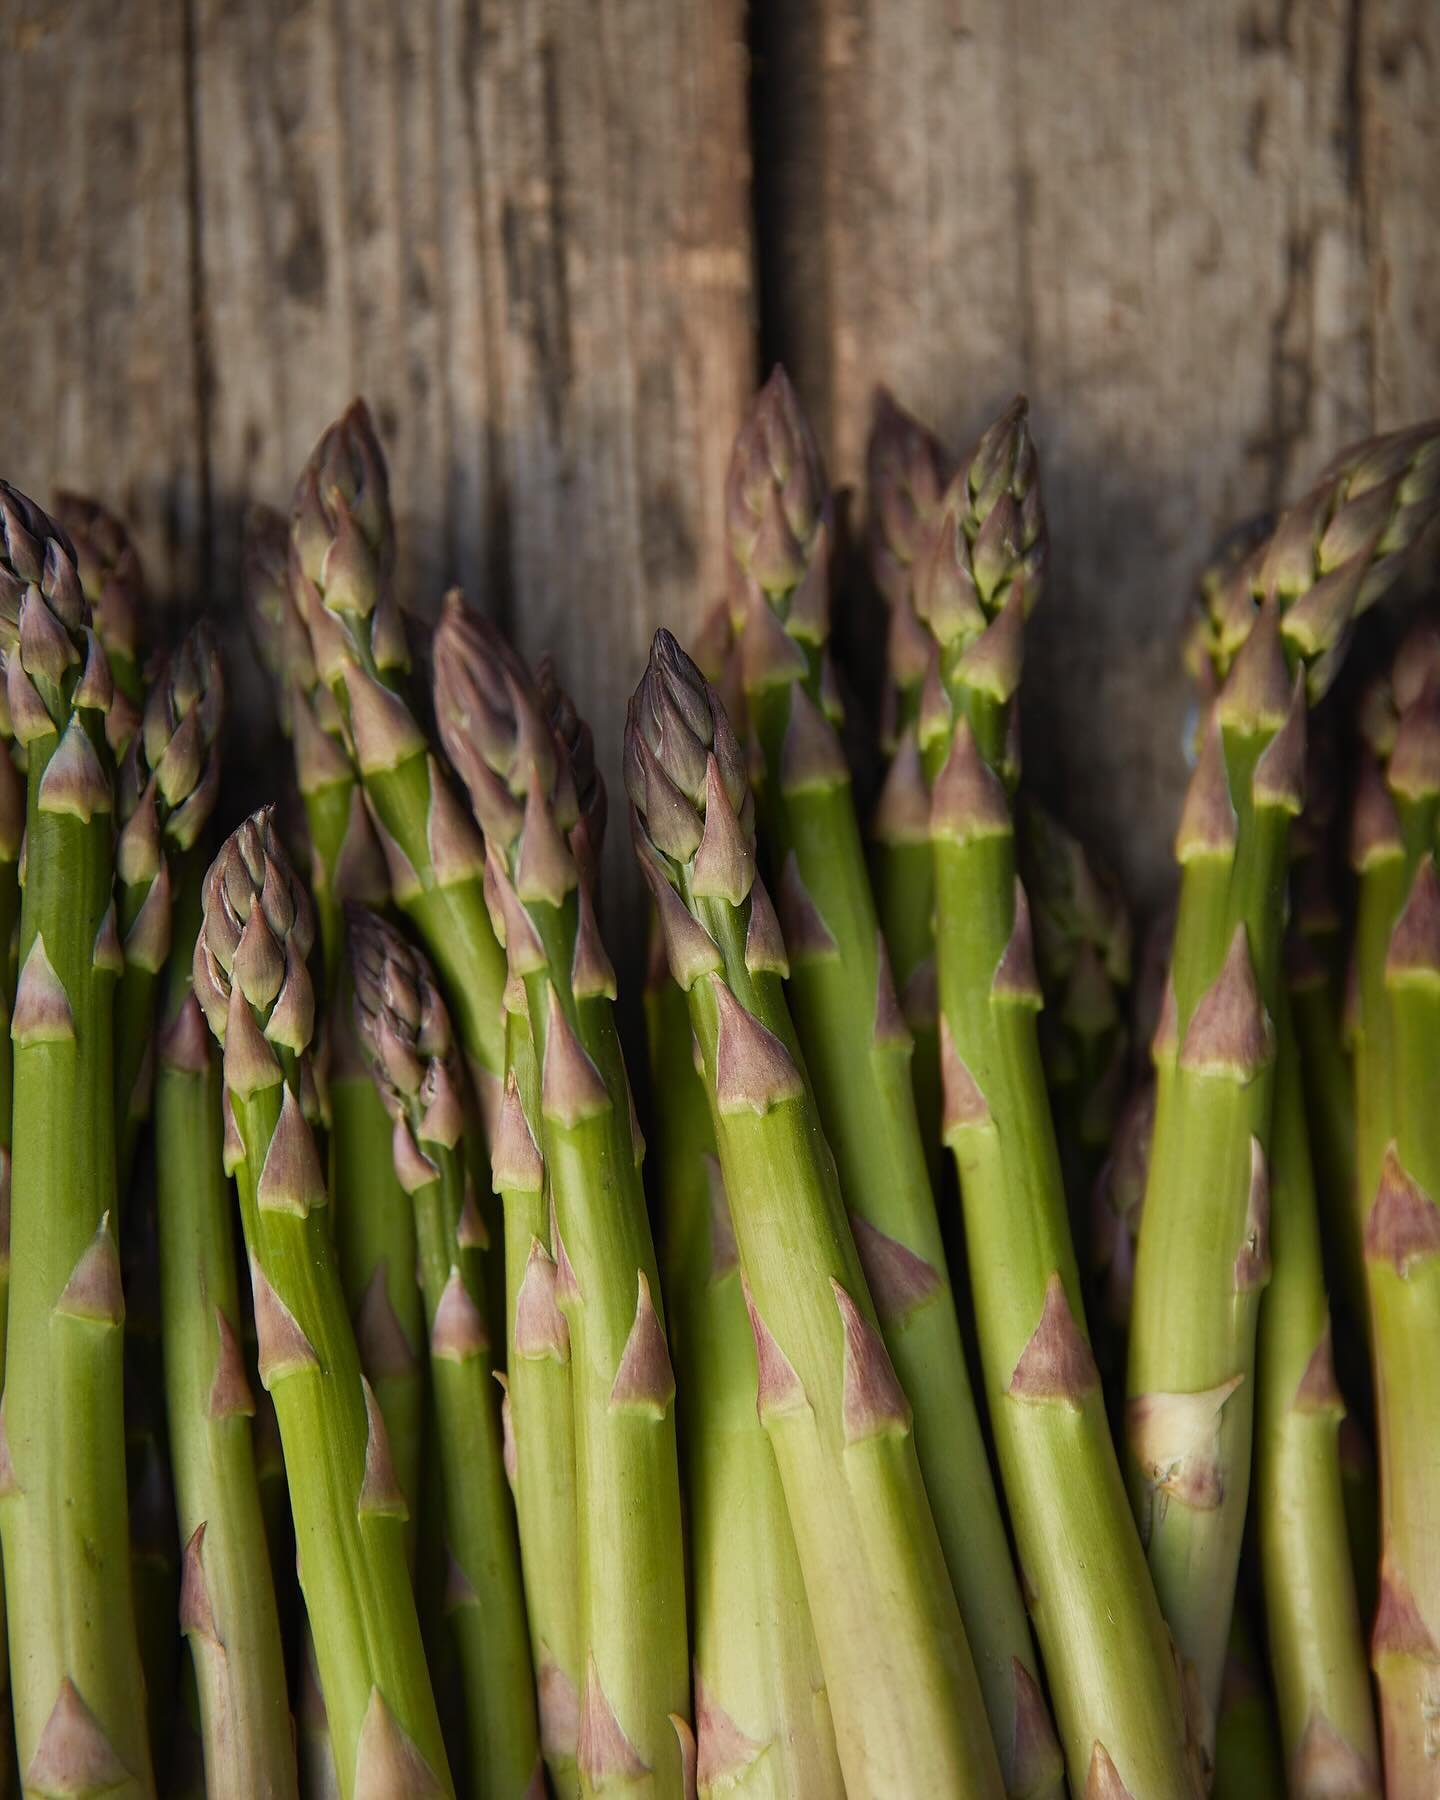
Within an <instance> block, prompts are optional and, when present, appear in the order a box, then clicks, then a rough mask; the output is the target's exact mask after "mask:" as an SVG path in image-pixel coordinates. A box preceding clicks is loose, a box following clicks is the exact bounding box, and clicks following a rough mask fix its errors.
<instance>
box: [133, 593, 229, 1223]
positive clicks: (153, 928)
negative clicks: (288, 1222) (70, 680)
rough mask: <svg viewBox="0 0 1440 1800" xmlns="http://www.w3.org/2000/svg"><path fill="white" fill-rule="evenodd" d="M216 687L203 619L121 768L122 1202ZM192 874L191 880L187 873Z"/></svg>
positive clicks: (202, 785) (158, 687)
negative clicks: (176, 895)
mask: <svg viewBox="0 0 1440 1800" xmlns="http://www.w3.org/2000/svg"><path fill="white" fill-rule="evenodd" d="M224 711H225V685H224V678H223V673H222V669H221V664H220V652H219V648H218V646H217V645H216V642H215V637H214V633H213V632H212V631H211V629H210V627H209V625H208V624H206V623H205V621H204V620H203V619H202V620H201V621H200V623H199V624H197V625H195V626H194V627H192V629H191V630H190V632H189V634H188V635H187V636H186V638H185V640H184V642H183V643H182V644H181V645H180V647H179V649H177V650H176V651H175V653H174V654H173V655H172V656H171V657H169V658H168V659H167V660H166V662H165V663H164V664H163V666H162V667H161V668H160V670H159V671H158V673H157V674H156V675H155V678H154V680H153V681H152V682H151V684H150V689H149V692H148V693H147V694H146V696H145V704H144V711H143V715H142V720H141V724H140V727H139V729H138V730H137V731H136V732H135V734H134V736H133V737H132V738H131V740H130V747H129V749H128V750H127V751H126V753H125V758H124V760H123V762H122V763H121V765H120V769H119V775H118V780H117V783H116V798H117V801H118V811H119V816H120V835H119V838H118V840H117V843H116V846H115V873H116V887H117V910H118V913H119V928H120V943H121V948H122V950H123V952H124V956H125V967H124V969H123V970H122V971H121V975H120V985H119V987H118V988H117V990H116V994H115V1119H116V1135H117V1138H118V1158H117V1167H118V1171H119V1176H118V1179H119V1184H120V1187H121V1190H122V1192H123V1191H124V1189H125V1188H126V1187H127V1186H128V1183H129V1178H130V1172H131V1170H132V1168H133V1166H134V1161H135V1149H136V1145H137V1144H138V1142H139V1137H140V1127H141V1125H142V1124H143V1122H144V1121H145V1119H146V1118H148V1117H149V1113H150V1097H151V1089H152V1085H153V1081H154V1042H153V1027H154V1015H155V995H156V986H157V983H158V982H159V980H160V974H161V971H162V970H163V969H164V967H165V963H166V959H167V958H168V956H169V954H170V943H171V910H172V905H173V897H174V893H175V889H176V886H177V884H178V883H179V882H181V881H183V880H184V879H186V878H187V871H186V868H185V865H186V864H187V863H189V862H193V859H194V856H195V847H196V845H197V844H198V843H199V841H200V836H201V833H202V832H203V831H204V829H205V827H206V825H207V824H208V823H209V821H210V815H211V813H212V811H213V810H214V807H215V801H216V798H217V796H218V794H219V790H220V746H219V741H218V740H219V734H220V723H221V720H222V718H223V716H224ZM196 873H197V874H198V871H197V872H196Z"/></svg>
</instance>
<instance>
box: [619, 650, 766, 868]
mask: <svg viewBox="0 0 1440 1800" xmlns="http://www.w3.org/2000/svg"><path fill="white" fill-rule="evenodd" d="M712 763H713V773H712ZM625 788H626V792H627V793H628V794H629V796H630V802H631V806H632V808H633V809H634V815H635V818H636V821H637V823H638V824H639V825H640V826H641V828H642V829H643V833H644V837H645V839H646V840H647V841H648V842H649V843H650V844H651V845H652V846H653V847H654V848H655V849H656V850H658V851H659V852H660V853H661V855H662V856H665V857H669V858H670V859H671V860H672V861H675V862H689V861H690V860H691V858H692V857H693V856H694V855H695V853H696V852H697V851H698V850H699V848H700V846H701V843H702V842H703V840H704V837H705V812H706V806H707V793H708V795H712V796H713V795H714V794H716V793H719V794H722V795H723V796H724V799H725V802H726V804H727V805H728V806H729V807H730V809H731V811H732V812H733V813H734V815H735V820H736V823H737V825H738V828H739V832H740V836H741V838H742V839H743V841H745V842H746V843H752V842H753V837H754V800H753V797H752V795H751V793H750V786H749V782H748V780H747V778H746V773H745V758H744V754H743V752H742V751H741V749H740V746H739V744H738V742H737V741H736V738H735V733H734V732H733V731H732V729H731V727H730V721H729V719H728V718H727V717H726V715H725V709H724V707H723V706H722V705H721V704H720V698H719V696H718V695H717V694H716V692H715V690H714V689H713V688H712V687H711V686H710V684H709V682H707V681H706V679H705V677H704V676H703V675H702V674H701V673H700V671H699V669H697V668H696V667H695V664H694V663H693V662H691V660H690V658H689V657H688V656H687V655H686V654H685V652H684V651H683V650H682V649H681V648H680V645H679V644H678V642H677V641H676V640H675V638H674V637H673V636H672V635H671V634H670V633H669V632H668V631H663V630H662V631H657V632H656V634H655V638H654V641H653V643H652V644H651V647H650V661H649V665H648V666H647V668H646V671H645V674H644V675H643V676H642V677H641V680H640V685H639V687H637V688H636V690H635V693H634V695H633V696H632V697H631V701H630V710H629V716H628V719H627V722H626V728H625Z"/></svg>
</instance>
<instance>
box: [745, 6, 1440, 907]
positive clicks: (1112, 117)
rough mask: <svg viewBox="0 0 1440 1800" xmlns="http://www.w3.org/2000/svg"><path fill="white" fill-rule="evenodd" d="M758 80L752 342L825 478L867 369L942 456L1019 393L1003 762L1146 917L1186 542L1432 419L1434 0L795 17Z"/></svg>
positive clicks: (780, 24) (849, 467)
mask: <svg viewBox="0 0 1440 1800" xmlns="http://www.w3.org/2000/svg"><path fill="white" fill-rule="evenodd" d="M757 63H758V67H759V71H760V78H761V82H762V101H761V107H760V113H759V116H760V119H761V126H760V129H761V132H762V134H763V135H762V136H761V138H760V140H759V144H758V149H759V152H760V154H761V156H762V157H763V158H764V159H765V160H766V161H767V162H768V164H769V166H770V168H771V169H772V171H773V173H774V180H773V183H772V186H771V188H770V189H769V192H768V203H767V205H766V206H765V207H764V208H763V209H762V212H761V227H762V234H761V252H762V257H763V258H767V259H768V260H767V261H766V262H765V264H764V267H765V284H766V285H765V292H766V295H767V298H768V300H769V302H770V307H769V313H768V317H769V320H770V323H771V342H770V345H769V346H768V347H769V348H770V350H771V352H772V353H773V354H776V355H779V356H782V357H783V358H784V359H785V360H786V361H787V363H789V364H790V365H791V367H792V372H793V373H794V374H795V375H796V376H797V378H798V381H799V384H800V387H801V390H802V393H803V394H804V395H805V397H806V398H807V400H808V401H809V402H810V404H811V405H812V406H813V407H814V409H815V411H816V412H817V414H818V415H819V416H820V418H821V420H822V421H823V428H824V438H825V442H826V446H827V449H828V453H829V455H830V457H831V461H832V472H833V474H834V475H835V477H836V478H837V479H838V480H840V481H842V482H854V481H856V480H857V479H858V478H859V476H860V473H861V468H862V458H863V449H864V440H865V433H866V428H867V424H868V416H869V409H870V399H871V391H872V387H873V384H874V383H875V382H876V381H877V380H883V381H885V382H887V383H889V384H890V385H891V386H892V387H893V388H894V390H895V392H896V393H897V395H898V397H899V398H900V399H901V401H902V402H904V403H905V404H908V405H909V406H911V407H912V408H914V409H915V410H917V411H918V412H920V413H921V414H922V415H923V416H925V417H927V418H928V419H929V420H930V421H931V422H932V423H933V424H934V425H935V426H936V427H937V428H938V429H940V430H941V431H942V432H943V433H944V434H945V435H946V437H947V438H948V439H949V440H950V441H951V442H952V443H954V444H955V445H956V447H957V448H958V447H959V446H960V445H961V444H963V443H964V442H966V441H968V440H969V439H971V438H972V437H973V436H974V435H975V434H976V432H977V431H978V430H979V428H980V427H981V425H982V424H983V423H984V422H985V420H986V418H987V417H988V416H989V415H990V414H992V413H993V412H994V411H995V410H997V409H998V407H999V406H1000V405H1001V404H1003V402H1004V401H1005V400H1006V399H1007V398H1008V397H1009V395H1010V394H1011V393H1013V392H1014V391H1015V390H1017V389H1022V390H1024V391H1026V392H1027V393H1028V394H1029V395H1030V398H1031V403H1032V409H1033V417H1034V423H1035V430H1036V435H1037V438H1038V441H1039V445H1040V450H1041V456H1042V468H1043V472H1044V479H1045V483H1046V491H1047V495H1048V502H1049V513H1050V521H1051V528H1052V533H1053V536H1054V540H1055V548H1056V580H1055V582H1054V585H1053V587H1052V589H1051V591H1050V593H1049V595H1048V597H1047V600H1046V603H1045V607H1044V609H1043V610H1042V611H1041V612H1040V613H1039V614H1037V616H1036V618H1035V620H1034V621H1033V626H1032V637H1031V648H1030V651H1029V655H1030V658H1031V672H1030V674H1029V675H1027V691H1026V700H1027V717H1026V724H1027V752H1026V753H1027V759H1028V762H1029V766H1030V769H1031V771H1032V773H1033V774H1034V775H1035V777H1036V779H1037V782H1038V785H1039V786H1040V787H1041V788H1042V790H1044V791H1047V792H1048V793H1050V794H1051V796H1052V797H1054V798H1057V799H1059V800H1060V801H1061V802H1062V805H1063V807H1064V810H1065V811H1066V812H1067V813H1068V814H1069V815H1070V816H1071V817H1072V819H1073V820H1074V822H1076V823H1077V824H1079V825H1081V826H1083V827H1085V828H1086V829H1087V832H1088V833H1089V835H1091V836H1092V837H1093V838H1094V839H1095V840H1096V841H1098V842H1099V843H1100V844H1102V845H1103V846H1104V847H1105V849H1106V851H1107V853H1108V854H1109V856H1110V857H1111V859H1112V860H1113V861H1114V862H1115V863H1116V864H1117V865H1118V866H1119V868H1120V869H1121V871H1122V872H1123V874H1124V876H1125V878H1126V881H1127V885H1128V886H1129V887H1130V889H1131V891H1132V892H1133V893H1134V894H1135V895H1136V896H1137V897H1138V898H1139V899H1141V900H1142V901H1144V902H1153V901H1154V900H1155V899H1156V898H1157V897H1158V896H1159V895H1160V894H1161V893H1162V892H1163V891H1164V889H1165V887H1166V885H1167V884H1168V880H1169V875H1170V864H1169V836H1170V833H1171V831H1172V829H1173V823H1174V819H1175V816H1176V807H1177V803H1178V796H1179V792H1180V786H1181V782H1182V780H1183V765H1182V759H1181V754H1180V740H1181V723H1182V718H1183V714H1184V711H1185V706H1186V693H1185V687H1184V680H1183V676H1182V673H1181V671H1180V668H1179V662H1178V656H1177V653H1176V641H1175V639H1176V630H1177V625H1178V622H1179V620H1180V617H1181V615H1182V612H1183V609H1184V606H1185V604H1186V600H1187V597H1188V593H1189V587H1190V583H1191V580H1192V578H1193V574H1194V571H1195V569H1196V566H1197V563H1198V561H1199V559H1200V558H1201V557H1203V555H1204V553H1205V551H1206V549H1207V547H1208V546H1209V544H1210V542H1211V540H1212V538H1213V537H1214V535H1215V534H1216V533H1217V531H1218V530H1219V529H1221V528H1222V527H1223V526H1224V525H1225V524H1226V523H1227V522H1228V521H1230V520H1232V519H1234V518H1235V517H1236V516H1237V515H1240V514H1243V513H1245V512H1253V511H1255V510H1257V509H1258V508H1259V507H1261V506H1265V505H1271V504H1274V503H1275V502H1277V501H1279V500H1281V499H1282V498H1284V497H1286V496H1289V495H1293V494H1294V493H1295V492H1296V491H1297V489H1298V488H1299V487H1300V486H1301V484H1303V483H1304V482H1305V481H1306V480H1307V479H1308V477H1309V476H1310V475H1311V474H1312V473H1313V472H1315V471H1316V470H1317V468H1318V466H1319V464H1320V463H1321V462H1323V461H1324V460H1325V459H1326V458H1327V457H1328V456H1329V455H1330V454H1331V453H1332V452H1333V451H1334V450H1335V449H1337V448H1338V447H1339V446H1340V445H1341V444H1342V443H1344V442H1345V441H1347V440H1348V439H1351V438H1354V437H1357V436H1360V435H1363V434H1364V433H1365V432H1367V431H1369V430H1371V429H1372V428H1383V427H1386V426H1389V425H1393V424H1397V423H1400V422H1402V421H1403V420H1405V419H1408V418H1412V417H1415V416H1421V415H1425V414H1427V413H1434V412H1436V411H1440V279H1437V277H1440V267H1437V263H1440V230H1437V227H1440V199H1437V194H1440V185H1437V180H1436V175H1437V171H1440V128H1437V124H1436V112H1435V108H1434V104H1433V89H1434V80H1435V71H1436V69H1437V68H1440V10H1437V9H1436V7H1435V6H1434V5H1433V4H1431V3H1430V0H1276V3H1274V4H1267V3H1265V0H1197V3H1195V4H1191V5H1187V6H1146V5H1143V4H1137V3H1136V0H1089V3H1088V4H1086V5H1084V6H1069V7H1066V6H1054V5H1047V4H1045V3H1044V0H905V3H904V4H895V3H894V0H795V3H794V4H792V5H788V6H786V7H783V8H774V9H767V11H766V12H765V13H764V14H763V15H762V22H761V26H760V39H759V43H758V45H757Z"/></svg>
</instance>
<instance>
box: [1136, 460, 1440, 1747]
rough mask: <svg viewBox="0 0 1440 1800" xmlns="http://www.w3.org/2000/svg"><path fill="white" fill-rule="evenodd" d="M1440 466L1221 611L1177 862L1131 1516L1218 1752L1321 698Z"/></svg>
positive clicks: (1304, 513) (1297, 550) (1365, 500)
mask: <svg viewBox="0 0 1440 1800" xmlns="http://www.w3.org/2000/svg"><path fill="white" fill-rule="evenodd" d="M1437 452H1440V433H1437V432H1436V431H1435V430H1434V429H1433V428H1432V429H1431V430H1430V431H1429V434H1428V435H1427V434H1426V432H1425V431H1423V430H1422V431H1419V432H1410V433H1402V434H1396V435H1395V436H1392V437H1388V438H1379V439H1376V440H1374V441H1373V442H1372V443H1370V444H1368V445H1364V446H1361V447H1359V448H1358V449H1357V450H1355V451H1353V452H1351V453H1349V454H1348V455H1347V457H1346V458H1345V459H1342V462H1341V463H1340V464H1338V465H1337V466H1336V469H1335V470H1334V471H1333V472H1332V473H1330V474H1328V475H1327V476H1326V477H1325V478H1324V479H1322V480H1321V482H1320V483H1319V484H1318V485H1317V486H1316V487H1315V488H1314V489H1313V490H1312V492H1311V493H1310V494H1309V495H1307V496H1306V497H1305V498H1304V499H1303V500H1301V501H1299V502H1298V503H1297V504H1296V505H1295V506H1294V507H1292V508H1291V509H1290V511H1289V512H1287V513H1286V514H1285V515H1284V516H1283V517H1282V518H1281V520H1280V522H1279V524H1278V525H1277V526H1276V529H1275V532H1274V535H1273V536H1272V537H1271V539H1270V540H1269V543H1268V545H1267V546H1266V547H1265V549H1264V551H1263V553H1262V554H1261V556H1260V557H1259V558H1258V559H1252V560H1251V561H1249V562H1246V563H1243V564H1242V565H1241V567H1240V570H1239V572H1238V574H1237V575H1236V577H1235V578H1234V581H1233V583H1232V587H1233V588H1234V589H1235V593H1234V594H1233V595H1232V596H1231V597H1230V598H1229V599H1227V600H1226V602H1225V603H1224V604H1223V606H1221V607H1219V608H1218V609H1217V613H1218V616H1220V617H1222V618H1223V619H1224V621H1225V631H1224V633H1223V634H1222V635H1221V649H1222V652H1223V653H1224V654H1225V655H1227V656H1228V655H1231V654H1232V652H1233V659H1232V660H1231V661H1230V662H1229V664H1228V667H1226V668H1223V669H1222V670H1221V671H1220V673H1221V675H1222V685H1221V686H1220V688H1219V692H1218V694H1217V697H1216V699H1215V702H1214V705H1213V707H1212V708H1211V711H1210V715H1209V718H1208V721H1207V723H1206V726H1205V730H1204V741H1203V744H1202V747H1201V750H1200V755H1199V760H1198V762H1197V764H1196V768H1195V772H1194V775H1193V776H1192V779H1191V784H1190V789H1189V793H1188V795H1187V797H1186V803H1185V808H1184V812H1183V814H1182V817H1181V821H1180V828H1179V833H1178V836H1177V840H1176V854H1177V857H1178V859H1179V861H1180V864H1181V869H1182V875H1181V895H1180V911H1179V917H1178V920H1177V924H1176V933H1175V949H1174V957H1173V962H1172V968H1171V986H1170V990H1169V993H1168V996H1167V1010H1166V1018H1165V1022H1164V1024H1163V1026H1162V1030H1161V1033H1160V1037H1161V1043H1160V1048H1159V1055H1158V1060H1157V1066H1158V1091H1157V1101H1156V1120H1155V1144H1154V1150H1153V1152H1152V1155H1151V1160H1150V1173H1149V1183H1148V1186H1147V1190H1146V1196H1145V1210H1144V1215H1143V1218H1142V1220H1141V1227H1140V1243H1139V1248H1138V1251H1137V1256H1136V1267H1135V1289H1134V1304H1133V1312H1132V1320H1131V1332H1130V1356H1129V1372H1128V1380H1127V1393H1128V1396H1129V1400H1128V1407H1127V1427H1128V1438H1129V1450H1130V1476H1131V1492H1132V1498H1133V1501H1134V1505H1135V1510H1136V1514H1137V1517H1138V1518H1139V1520H1140V1525H1141V1532H1142V1535H1143V1536H1144V1537H1145V1540H1146V1545H1147V1551H1148V1555H1149V1560H1150V1567H1151V1571H1152V1574H1153V1575H1154V1578H1155V1584H1156V1587H1157V1590H1158V1592H1159V1595H1160V1601H1161V1605H1162V1607H1163V1608H1164V1610H1165V1614H1166V1617H1167V1619H1168V1620H1169V1622H1170V1626H1171V1629H1172V1631H1173V1632H1174V1634H1175V1638H1176V1642H1177V1644H1178V1646H1179V1648H1180V1652H1181V1656H1182V1658H1183V1659H1184V1662H1185V1665H1186V1669H1187V1675H1188V1677H1189V1678H1190V1679H1191V1680H1193V1682H1194V1684H1195V1688H1196V1692H1197V1695H1198V1700H1199V1703H1200V1707H1201V1724H1202V1731H1203V1737H1204V1741H1205V1743H1206V1744H1207V1745H1209V1744H1211V1743H1213V1737H1214V1711H1215V1707H1216V1704H1217V1702H1218V1699H1219V1690H1220V1678H1221V1673H1222V1669H1223V1664H1224V1655H1225V1643H1226V1639H1227V1636H1228V1631H1229V1613H1230V1606H1231V1603H1232V1597H1233V1593H1234V1587H1235V1576H1236V1570H1237V1567H1238V1563H1239V1556H1240V1541H1241V1534H1242V1528H1243V1524H1244V1518H1245V1509H1246V1500H1247V1497H1248V1493H1249V1486H1250V1458H1251V1433H1252V1423H1253V1411H1254V1394H1255V1380H1254V1375H1255V1329H1256V1320H1257V1317H1258V1313H1259V1303H1260V1296H1261V1293H1262V1291H1263V1289H1264V1286H1265V1283H1266V1281H1267V1280H1268V1278H1269V1272H1270V1255H1269V1208H1270V1200H1269V1186H1270V1178H1269V1167H1268V1163H1269V1142H1270V1123H1271V1103H1272V1094H1273V1085H1274V1079H1273V1078H1274V1066H1275V1032H1274V1025H1273V1019H1274V1017H1275V1012H1276V1007H1277V1005H1278V998H1279V988H1280V982H1281V969H1280V951H1281V940H1282V928H1283V923H1284V910H1285V909H1284V897H1285V870H1286V864H1287V860H1288V855H1287V853H1288V835H1289V825H1290V820H1291V818H1292V817H1293V816H1294V815H1295V814H1296V813H1298V812H1299V810H1300V806H1301V801H1302V797H1303V778H1304V770H1305V728H1306V702H1307V693H1308V695H1309V696H1310V697H1313V698H1318V697H1319V696H1320V695H1321V694H1323V693H1324V691H1325V689H1326V687H1327V686H1328V683H1329V682H1330V680H1331V679H1332V677H1333V675H1334V674H1335V672H1336V670H1337V669H1338V667H1339V663H1340V659H1341V657H1342V655H1343V653H1344V649H1345V644H1346V641H1347V638H1348V634H1349V627H1350V622H1351V620H1352V619H1353V617H1354V616H1355V614H1356V613H1357V612H1358V611H1359V610H1360V609H1361V608H1362V607H1363V606H1364V605H1366V604H1369V602H1370V601H1371V600H1372V599H1373V598H1375V597H1376V596H1377V594H1378V593H1379V592H1380V591H1381V590H1382V588H1383V586H1384V584H1385V582H1386V581H1387V580H1389V579H1393V577H1394V575H1395V574H1396V573H1397V571H1398V567H1399V564H1400V561H1401V559H1402V553H1403V551H1404V549H1405V548H1406V547H1407V546H1408V544H1409V543H1410V542H1411V541H1412V540H1413V538H1414V536H1415V535H1416V534H1417V533H1419V532H1420V531H1421V530H1422V529H1423V528H1424V526H1425V524H1426V522H1427V520H1428V519H1429V518H1431V517H1433V515H1434V512H1435V510H1436V503H1437V498H1440V454H1437ZM1247 615H1248V620H1249V629H1248V634H1247V633H1245V632H1244V630H1243V629H1242V627H1243V625H1244V622H1245V620H1246V618H1247Z"/></svg>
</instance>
